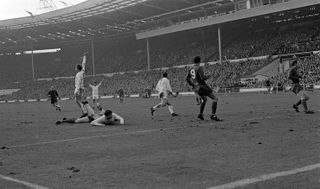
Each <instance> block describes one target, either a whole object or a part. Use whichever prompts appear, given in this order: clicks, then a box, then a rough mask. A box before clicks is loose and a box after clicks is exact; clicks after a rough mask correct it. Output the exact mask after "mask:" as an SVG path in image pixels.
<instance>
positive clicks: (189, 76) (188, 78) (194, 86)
mask: <svg viewBox="0 0 320 189" xmlns="http://www.w3.org/2000/svg"><path fill="white" fill-rule="evenodd" d="M194 71H195V70H194V68H193V67H192V68H190V69H189V70H188V73H187V76H186V81H187V83H188V85H190V86H191V88H192V91H193V92H194V95H195V96H196V102H197V105H200V104H201V103H202V99H201V97H200V95H199V93H198V92H199V85H198V83H197V82H196V81H195V79H193V77H192V76H193V75H195V73H193V72H194Z"/></svg>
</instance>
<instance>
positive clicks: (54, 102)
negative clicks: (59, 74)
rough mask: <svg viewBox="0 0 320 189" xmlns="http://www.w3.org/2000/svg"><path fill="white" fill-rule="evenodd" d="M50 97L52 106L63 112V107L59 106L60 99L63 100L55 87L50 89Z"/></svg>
mask: <svg viewBox="0 0 320 189" xmlns="http://www.w3.org/2000/svg"><path fill="white" fill-rule="evenodd" d="M48 97H49V98H50V101H51V104H52V106H53V107H55V108H56V110H58V111H61V107H60V105H59V104H58V99H61V98H60V96H59V94H58V92H57V90H55V89H54V87H53V86H51V87H50V91H49V92H48Z"/></svg>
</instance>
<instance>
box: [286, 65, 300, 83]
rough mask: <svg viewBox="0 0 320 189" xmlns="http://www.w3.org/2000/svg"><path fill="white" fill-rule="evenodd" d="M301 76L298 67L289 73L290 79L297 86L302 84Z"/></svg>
mask: <svg viewBox="0 0 320 189" xmlns="http://www.w3.org/2000/svg"><path fill="white" fill-rule="evenodd" d="M300 78H301V75H300V74H299V68H298V66H294V67H292V68H291V69H290V71H289V79H290V80H291V81H292V83H293V84H297V83H299V82H300Z"/></svg>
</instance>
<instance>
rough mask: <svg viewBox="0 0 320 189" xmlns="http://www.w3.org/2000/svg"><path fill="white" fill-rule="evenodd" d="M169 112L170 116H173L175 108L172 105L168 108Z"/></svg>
mask: <svg viewBox="0 0 320 189" xmlns="http://www.w3.org/2000/svg"><path fill="white" fill-rule="evenodd" d="M168 110H169V112H170V114H173V107H172V106H171V105H170V106H168Z"/></svg>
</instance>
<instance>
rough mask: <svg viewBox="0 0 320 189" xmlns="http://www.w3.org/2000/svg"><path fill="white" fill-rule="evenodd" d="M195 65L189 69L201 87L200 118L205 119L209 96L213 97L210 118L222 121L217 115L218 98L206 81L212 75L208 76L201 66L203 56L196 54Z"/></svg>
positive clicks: (199, 90) (199, 91)
mask: <svg viewBox="0 0 320 189" xmlns="http://www.w3.org/2000/svg"><path fill="white" fill-rule="evenodd" d="M193 62H194V66H193V68H192V69H190V70H189V74H190V77H191V78H192V80H193V81H194V82H195V83H196V84H195V85H197V86H198V87H199V89H198V94H199V96H200V97H201V99H202V102H201V104H200V113H199V115H198V118H199V119H201V120H204V117H203V112H204V108H205V106H206V103H207V97H209V98H211V99H212V100H213V101H212V106H211V116H210V119H212V120H214V121H222V120H221V119H219V118H218V117H217V116H216V111H217V105H218V98H217V97H216V96H215V95H214V94H213V90H212V89H211V88H210V87H209V85H208V84H207V83H206V80H207V79H209V78H210V76H206V75H205V74H204V71H203V67H201V66H200V62H201V58H200V56H196V57H194V59H193Z"/></svg>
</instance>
